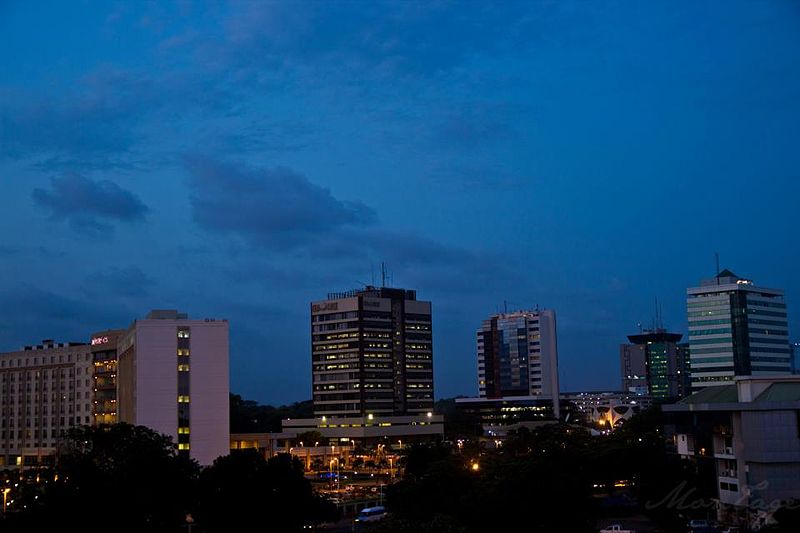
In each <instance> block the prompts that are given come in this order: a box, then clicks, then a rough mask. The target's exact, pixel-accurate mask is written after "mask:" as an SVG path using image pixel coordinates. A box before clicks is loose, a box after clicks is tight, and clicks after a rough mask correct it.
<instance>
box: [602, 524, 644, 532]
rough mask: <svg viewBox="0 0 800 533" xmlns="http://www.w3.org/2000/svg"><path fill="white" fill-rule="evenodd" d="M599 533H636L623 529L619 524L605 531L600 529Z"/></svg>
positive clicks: (608, 527)
mask: <svg viewBox="0 0 800 533" xmlns="http://www.w3.org/2000/svg"><path fill="white" fill-rule="evenodd" d="M600 533H636V531H635V530H633V529H625V528H624V527H622V526H621V525H619V524H612V525H610V526H607V527H606V528H605V529H601V530H600Z"/></svg>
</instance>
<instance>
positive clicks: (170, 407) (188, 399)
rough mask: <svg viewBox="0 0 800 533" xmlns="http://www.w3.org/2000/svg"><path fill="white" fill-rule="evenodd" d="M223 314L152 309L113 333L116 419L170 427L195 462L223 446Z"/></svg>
mask: <svg viewBox="0 0 800 533" xmlns="http://www.w3.org/2000/svg"><path fill="white" fill-rule="evenodd" d="M228 350H229V348H228V321H227V320H215V319H203V320H190V319H189V318H188V317H187V315H186V314H183V313H178V312H177V311H174V310H167V311H152V312H151V313H149V314H148V315H147V317H146V318H145V319H143V320H136V321H134V323H133V324H132V325H131V327H130V328H129V329H128V330H127V331H126V333H125V334H124V335H123V336H122V337H121V338H120V340H119V343H118V346H117V351H118V354H119V362H118V365H117V403H118V405H119V409H118V418H119V421H120V422H127V423H130V424H135V425H143V426H147V427H149V428H151V429H154V430H156V431H158V432H160V433H163V434H166V435H170V436H171V437H172V438H173V440H174V441H175V442H177V443H178V451H179V453H186V454H188V455H190V456H191V457H193V458H194V459H196V460H197V461H198V462H199V463H200V464H202V465H208V464H211V463H212V462H213V461H214V459H216V458H217V457H219V456H221V455H226V454H227V453H228V450H229V446H230V422H229V418H230V413H229V392H230V387H229V375H228V358H229V353H228Z"/></svg>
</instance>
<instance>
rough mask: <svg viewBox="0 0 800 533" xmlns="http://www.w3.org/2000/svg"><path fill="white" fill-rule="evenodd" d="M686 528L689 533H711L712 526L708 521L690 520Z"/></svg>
mask: <svg viewBox="0 0 800 533" xmlns="http://www.w3.org/2000/svg"><path fill="white" fill-rule="evenodd" d="M686 527H687V529H688V531H689V533H706V532H707V531H711V524H709V523H708V520H699V519H695V520H689V523H688V524H686Z"/></svg>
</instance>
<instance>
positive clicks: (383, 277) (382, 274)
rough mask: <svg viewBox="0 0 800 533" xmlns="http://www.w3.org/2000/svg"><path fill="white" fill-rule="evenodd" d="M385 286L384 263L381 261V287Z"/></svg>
mask: <svg viewBox="0 0 800 533" xmlns="http://www.w3.org/2000/svg"><path fill="white" fill-rule="evenodd" d="M385 286H386V263H385V262H384V261H381V287H385Z"/></svg>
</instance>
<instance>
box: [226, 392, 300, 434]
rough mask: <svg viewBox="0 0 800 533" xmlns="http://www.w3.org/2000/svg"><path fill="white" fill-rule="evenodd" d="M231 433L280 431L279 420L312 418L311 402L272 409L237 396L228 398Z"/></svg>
mask: <svg viewBox="0 0 800 533" xmlns="http://www.w3.org/2000/svg"><path fill="white" fill-rule="evenodd" d="M230 415H231V433H268V432H278V431H281V420H283V419H286V418H312V417H313V416H314V408H313V404H312V402H311V400H307V401H305V402H296V403H293V404H291V405H282V406H280V407H274V406H272V405H261V404H259V403H258V402H255V401H253V400H245V399H244V398H242V397H241V396H239V395H238V394H231V397H230Z"/></svg>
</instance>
